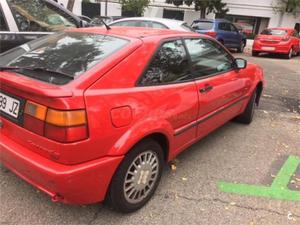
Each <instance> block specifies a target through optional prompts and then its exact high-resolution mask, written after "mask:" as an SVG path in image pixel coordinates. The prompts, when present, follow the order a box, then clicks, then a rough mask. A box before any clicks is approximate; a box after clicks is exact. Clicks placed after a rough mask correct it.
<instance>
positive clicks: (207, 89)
mask: <svg viewBox="0 0 300 225" xmlns="http://www.w3.org/2000/svg"><path fill="white" fill-rule="evenodd" d="M212 89H213V86H211V85H209V84H206V85H205V86H204V88H201V89H200V90H199V91H200V93H201V94H204V93H207V92H209V91H211V90H212Z"/></svg>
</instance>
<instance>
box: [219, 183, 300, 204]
mask: <svg viewBox="0 0 300 225" xmlns="http://www.w3.org/2000/svg"><path fill="white" fill-rule="evenodd" d="M218 186H219V190H220V191H222V192H227V193H235V194H240V195H249V196H256V197H265V198H274V199H279V200H288V201H300V191H292V190H288V189H280V188H272V187H265V186H255V185H248V184H233V183H227V182H219V184H218Z"/></svg>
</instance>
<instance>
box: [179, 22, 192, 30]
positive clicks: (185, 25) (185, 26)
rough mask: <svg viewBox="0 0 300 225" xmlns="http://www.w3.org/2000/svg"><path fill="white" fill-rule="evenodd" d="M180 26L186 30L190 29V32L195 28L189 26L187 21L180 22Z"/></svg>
mask: <svg viewBox="0 0 300 225" xmlns="http://www.w3.org/2000/svg"><path fill="white" fill-rule="evenodd" d="M181 27H182V28H183V29H185V30H186V31H191V32H194V31H195V30H194V29H193V28H192V27H190V26H189V25H188V24H187V23H183V24H181Z"/></svg>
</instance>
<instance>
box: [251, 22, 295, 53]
mask: <svg viewBox="0 0 300 225" xmlns="http://www.w3.org/2000/svg"><path fill="white" fill-rule="evenodd" d="M299 52H300V36H299V33H298V32H297V31H296V30H295V29H293V28H269V29H265V30H263V31H262V32H261V33H260V34H259V35H257V36H256V37H255V39H254V42H253V47H252V55H253V56H258V55H259V54H260V53H276V54H284V56H285V58H287V59H291V58H292V57H293V56H296V55H298V54H299Z"/></svg>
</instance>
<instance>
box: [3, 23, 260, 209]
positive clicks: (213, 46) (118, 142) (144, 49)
mask: <svg viewBox="0 0 300 225" xmlns="http://www.w3.org/2000/svg"><path fill="white" fill-rule="evenodd" d="M0 62H1V67H0V82H1V96H0V98H1V99H0V100H1V107H0V109H1V143H0V149H1V161H2V163H3V164H4V165H5V166H6V167H7V168H9V169H10V170H11V171H13V172H14V173H16V174H17V175H19V176H20V177H21V178H23V179H24V180H26V181H28V182H29V183H31V184H32V185H34V186H35V187H37V188H38V189H40V190H42V191H43V192H45V193H47V194H48V195H50V196H51V197H52V200H53V201H58V202H64V203H72V204H88V203H96V202H101V201H103V200H107V202H109V204H110V205H111V206H112V207H113V208H115V209H116V210H119V211H122V212H131V211H134V210H137V209H139V208H140V207H142V206H143V205H144V204H145V203H146V202H147V201H148V200H149V199H150V197H151V196H152V195H153V193H154V191H155V189H156V187H157V185H158V183H159V180H160V177H161V173H162V169H163V165H164V163H165V162H168V161H170V160H172V159H174V157H176V155H178V154H179V153H180V152H182V151H183V150H184V149H186V148H187V147H188V146H190V145H192V144H193V143H195V142H197V141H198V140H199V139H201V138H202V137H204V136H206V135H207V134H209V133H210V132H212V131H213V130H215V129H216V128H218V127H220V126H222V125H223V124H224V123H226V122H227V121H229V120H231V119H233V118H237V120H239V121H241V122H243V123H250V122H251V121H252V117H253V113H254V107H255V105H256V104H258V102H259V98H260V96H261V93H262V90H263V83H264V81H263V71H262V69H261V68H260V67H258V66H256V65H254V64H247V62H246V60H244V59H235V58H234V57H233V56H232V55H231V54H230V52H228V51H227V50H226V49H225V48H223V47H222V46H221V45H220V44H219V43H218V42H217V41H215V40H214V39H212V38H210V37H207V36H201V35H199V34H196V33H186V32H179V31H172V30H157V29H146V28H128V27H127V28H121V27H114V28H112V29H110V30H105V29H104V28H103V29H102V28H85V29H74V30H70V31H67V32H61V33H57V34H53V35H50V36H47V37H43V38H42V39H38V40H35V41H33V42H29V43H27V44H25V45H22V46H20V47H17V48H15V49H12V50H10V51H8V52H5V53H4V54H2V55H1V60H0Z"/></svg>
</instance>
